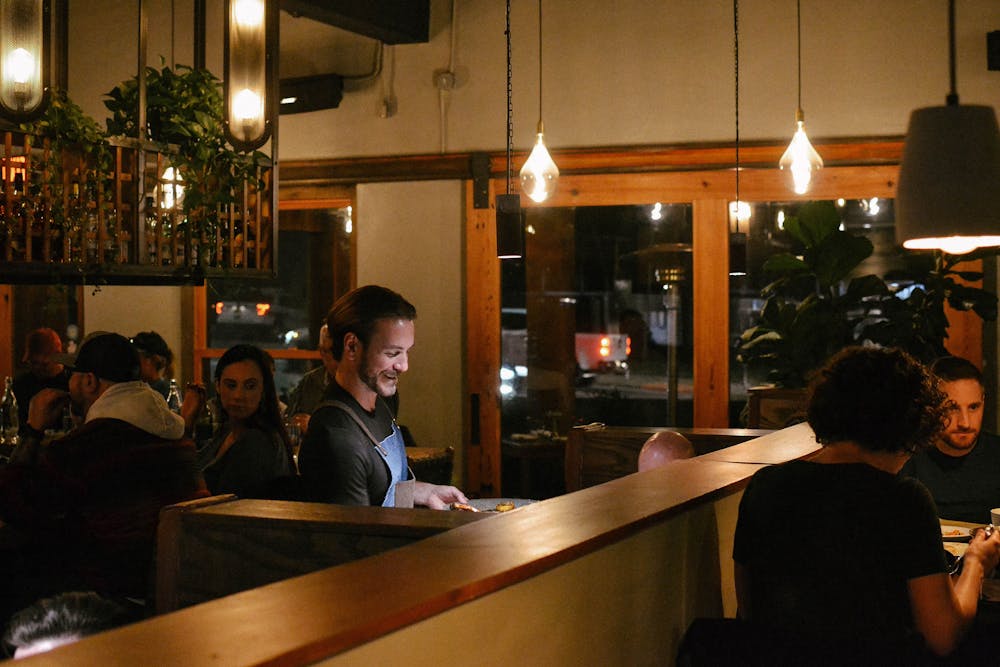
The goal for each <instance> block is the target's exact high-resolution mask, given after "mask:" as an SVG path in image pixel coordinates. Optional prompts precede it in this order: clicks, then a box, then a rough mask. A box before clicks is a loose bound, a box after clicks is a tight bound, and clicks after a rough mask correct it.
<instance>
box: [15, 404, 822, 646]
mask: <svg viewBox="0 0 1000 667" xmlns="http://www.w3.org/2000/svg"><path fill="white" fill-rule="evenodd" d="M745 448H746V449H744V450H743V451H742V453H741V456H740V458H747V459H748V460H749V459H757V458H763V457H764V456H765V454H763V453H758V454H756V455H755V454H754V452H753V451H751V450H753V449H754V448H759V449H760V452H768V451H781V452H782V456H785V457H788V458H800V457H805V456H809V455H810V454H811V453H812V452H814V451H815V450H816V449H817V445H816V443H815V441H814V439H813V436H812V432H811V431H810V430H809V428H808V426H807V425H804V424H801V425H797V426H793V427H789V428H787V429H784V430H782V431H777V432H774V433H771V434H770V435H766V436H763V437H760V438H757V439H755V440H753V441H751V442H748V443H747V444H746V445H745ZM762 465H763V464H760V463H742V462H732V461H724V460H713V459H710V458H708V457H696V458H694V459H689V460H684V461H677V462H674V463H672V464H670V465H668V466H665V467H663V468H659V469H656V470H651V471H648V472H644V473H639V474H633V475H629V476H627V477H623V478H621V479H616V480H614V481H611V482H608V483H606V484H601V485H599V486H595V487H591V488H587V489H583V490H581V491H577V492H575V493H570V494H567V495H564V496H559V497H556V498H552V499H549V500H546V501H543V502H539V503H535V504H532V505H529V506H526V507H523V508H520V509H517V510H515V511H512V512H508V513H505V514H496V515H492V516H487V517H486V518H483V519H480V520H476V521H472V522H470V523H468V524H467V525H462V526H458V527H453V528H452V529H450V530H446V531H445V532H442V533H440V534H438V535H435V536H432V537H427V538H426V539H422V540H420V541H418V542H416V543H414V544H411V545H409V546H404V547H401V548H397V549H393V550H391V551H386V552H384V553H381V554H378V555H375V556H372V557H368V558H364V559H361V560H356V561H354V562H350V563H347V564H345V565H340V566H337V567H331V568H328V569H324V570H321V571H318V572H313V573H311V574H306V575H303V576H298V577H295V578H292V579H288V580H285V581H280V582H277V583H273V584H269V585H266V586H262V587H260V588H255V589H252V590H247V591H244V592H242V593H238V594H235V595H230V596H228V597H224V598H220V599H217V600H213V601H210V602H206V603H203V604H199V605H196V606H193V607H188V608H185V609H181V610H179V611H175V612H172V613H168V614H164V615H162V616H158V617H156V618H153V619H150V620H148V621H145V622H142V623H138V624H135V625H132V626H128V627H125V628H120V629H118V630H114V631H111V632H107V633H104V634H101V635H97V636H94V637H90V638H87V639H84V640H82V641H80V642H77V643H76V644H71V645H69V646H65V647H62V648H59V649H56V650H54V651H52V652H50V653H46V654H41V655H39V656H36V657H33V658H29V659H28V662H27V663H26V664H28V665H31V664H38V665H44V664H51V665H90V664H120V665H133V664H156V665H226V666H229V665H308V664H323V665H365V664H393V663H396V664H408V665H432V664H433V665H441V664H466V663H474V664H484V665H493V664H512V665H514V664H544V665H581V664H588V665H589V664H594V665H596V664H601V665H643V664H649V665H653V664H656V665H661V664H672V663H673V660H674V655H675V653H676V647H677V642H678V640H679V638H680V636H681V634H682V633H683V631H684V629H685V628H686V627H687V625H688V623H690V621H691V620H692V619H693V618H695V617H697V616H712V615H715V616H717V615H721V614H722V613H723V611H725V612H727V613H728V614H730V615H731V614H732V613H733V611H734V609H733V607H734V602H733V599H734V598H733V593H732V569H731V568H732V566H731V557H730V554H731V549H732V531H733V527H734V525H735V517H736V507H737V504H738V501H739V496H740V493H741V491H742V489H743V488H744V486H745V485H746V482H747V481H748V479H749V478H750V476H751V475H752V474H753V473H754V472H755V471H756V470H758V469H759V468H760V467H761V466H762ZM275 507H280V504H277V505H275ZM338 509H339V510H347V511H349V510H351V509H352V508H338ZM356 509H368V508H356ZM272 511H279V510H272ZM282 511H283V510H282ZM369 511H370V510H369ZM376 511H377V510H376ZM398 511H400V510H397V512H398ZM409 511H410V512H425V511H429V510H409Z"/></svg>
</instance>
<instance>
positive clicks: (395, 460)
mask: <svg viewBox="0 0 1000 667" xmlns="http://www.w3.org/2000/svg"><path fill="white" fill-rule="evenodd" d="M375 449H376V451H377V452H378V454H379V456H381V457H382V460H383V461H385V464H386V465H387V466H389V477H390V479H389V490H388V491H386V492H385V500H383V501H382V507H396V486H397V485H398V484H399V483H400V482H405V481H406V479H407V477H409V467H408V466H407V462H406V444H405V443H404V442H403V433H402V431H400V430H399V427H398V426H396V422H395V420H393V422H392V433H390V434H389V435H388V436H387V437H386V439H385V440H383V441H382V442H380V443H379V444H378V447H376V448H375ZM406 506H409V507H412V506H413V498H412V494H411V497H410V502H409V503H408V505H406Z"/></svg>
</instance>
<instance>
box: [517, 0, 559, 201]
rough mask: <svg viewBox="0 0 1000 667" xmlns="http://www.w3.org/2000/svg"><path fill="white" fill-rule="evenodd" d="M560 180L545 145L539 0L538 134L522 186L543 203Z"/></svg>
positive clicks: (533, 198)
mask: <svg viewBox="0 0 1000 667" xmlns="http://www.w3.org/2000/svg"><path fill="white" fill-rule="evenodd" d="M558 182H559V167H557V166H556V163H555V162H553V161H552V156H551V155H549V151H548V149H547V148H546V147H545V137H544V127H543V125H542V0H538V134H537V135H536V137H535V147H534V148H532V149H531V154H530V155H529V156H528V159H527V161H526V162H525V163H524V166H522V167H521V188H522V189H523V190H524V193H525V194H526V195H528V196H529V197H531V199H532V200H534V201H536V202H538V203H541V202H543V201H545V200H546V199H548V198H549V197H550V196H552V193H553V192H555V191H556V183H558Z"/></svg>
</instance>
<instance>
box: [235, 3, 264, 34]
mask: <svg viewBox="0 0 1000 667" xmlns="http://www.w3.org/2000/svg"><path fill="white" fill-rule="evenodd" d="M233 19H234V20H235V21H236V24H237V25H238V26H240V27H242V28H256V27H257V26H260V25H262V24H263V23H264V3H263V2H262V0H236V2H235V3H234V4H233Z"/></svg>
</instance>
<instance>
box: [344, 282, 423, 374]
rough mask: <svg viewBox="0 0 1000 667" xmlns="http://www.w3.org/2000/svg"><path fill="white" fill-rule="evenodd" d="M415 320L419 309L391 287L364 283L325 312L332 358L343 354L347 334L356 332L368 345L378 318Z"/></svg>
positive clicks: (362, 342)
mask: <svg viewBox="0 0 1000 667" xmlns="http://www.w3.org/2000/svg"><path fill="white" fill-rule="evenodd" d="M385 319H393V320H415V319H417V309H416V308H414V307H413V304H412V303H410V302H409V301H407V300H406V299H404V298H403V296H402V295H401V294H399V293H397V292H393V291H392V290H391V289H388V288H385V287H380V286H379V285H365V286H364V287H358V288H357V289H354V290H351V291H350V292H348V293H347V294H345V295H344V296H342V297H340V298H339V299H337V301H336V303H334V304H333V307H332V308H331V309H330V312H329V313H328V314H327V316H326V326H327V329H328V330H329V332H330V339H331V340H332V341H333V350H332V352H333V358H334V359H336V360H337V361H340V360H341V358H342V357H343V356H344V336H346V335H347V334H349V333H353V334H354V335H355V336H357V337H358V340H360V341H361V344H362V345H368V342H369V341H370V340H371V337H372V333H373V332H374V331H375V323H376V322H378V321H379V320H385Z"/></svg>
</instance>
